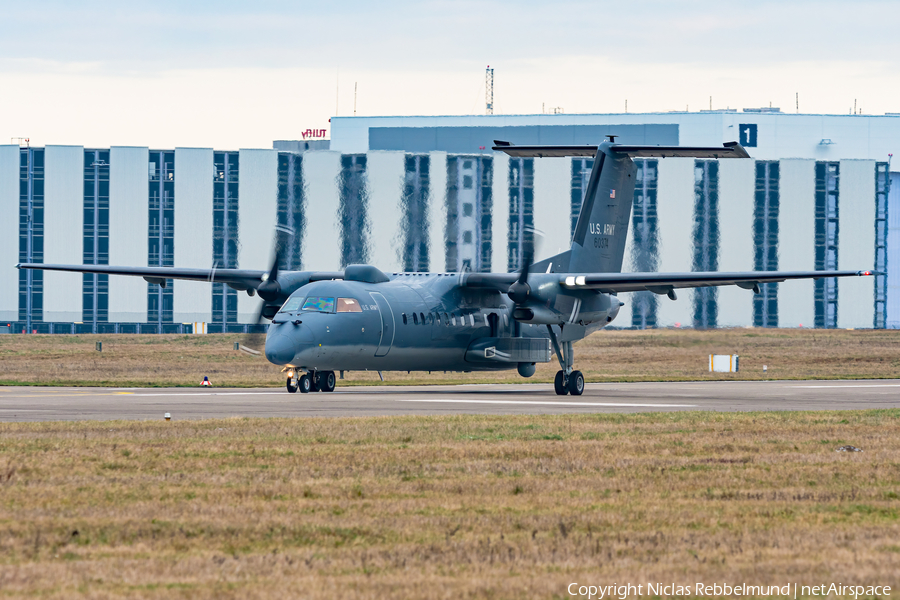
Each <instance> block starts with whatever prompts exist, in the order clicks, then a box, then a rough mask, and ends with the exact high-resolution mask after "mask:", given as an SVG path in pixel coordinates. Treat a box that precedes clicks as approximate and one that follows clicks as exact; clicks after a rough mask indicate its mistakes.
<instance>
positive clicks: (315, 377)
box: [307, 371, 320, 392]
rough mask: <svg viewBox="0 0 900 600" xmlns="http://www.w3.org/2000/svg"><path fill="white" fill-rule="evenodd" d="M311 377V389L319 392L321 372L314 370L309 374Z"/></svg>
mask: <svg viewBox="0 0 900 600" xmlns="http://www.w3.org/2000/svg"><path fill="white" fill-rule="evenodd" d="M307 377H309V391H311V392H318V391H319V381H320V379H319V372H318V371H313V372H311V373H309V374H308V375H307Z"/></svg>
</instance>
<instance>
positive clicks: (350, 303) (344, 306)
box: [337, 298, 362, 312]
mask: <svg viewBox="0 0 900 600" xmlns="http://www.w3.org/2000/svg"><path fill="white" fill-rule="evenodd" d="M337 311H338V312H362V307H361V306H360V305H359V302H357V301H356V300H354V299H353V298H338V299H337Z"/></svg>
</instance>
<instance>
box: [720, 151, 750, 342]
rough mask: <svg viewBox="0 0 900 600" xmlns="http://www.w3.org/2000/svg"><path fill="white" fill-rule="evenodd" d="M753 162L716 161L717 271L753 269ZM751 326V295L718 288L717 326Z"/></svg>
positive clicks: (730, 287)
mask: <svg viewBox="0 0 900 600" xmlns="http://www.w3.org/2000/svg"><path fill="white" fill-rule="evenodd" d="M755 165H756V161H753V160H720V161H719V270H720V271H752V270H753V204H754V195H755V194H754V189H755V187H756V173H755ZM752 324H753V292H751V291H748V290H742V289H741V288H739V287H737V286H735V285H730V286H724V287H720V288H719V300H718V326H719V327H743V326H746V325H752Z"/></svg>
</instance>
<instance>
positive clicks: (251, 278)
mask: <svg viewBox="0 0 900 600" xmlns="http://www.w3.org/2000/svg"><path fill="white" fill-rule="evenodd" d="M16 268H18V269H39V270H43V271H69V272H75V273H101V274H108V275H131V276H133V277H143V278H144V279H146V280H147V281H149V282H150V283H157V284H160V285H164V284H165V281H166V280H167V279H186V280H188V281H208V282H210V283H214V282H218V283H225V284H228V285H229V286H230V287H232V288H234V289H236V290H248V289H256V288H257V287H259V284H260V283H262V282H263V281H264V276H265V275H266V274H267V273H266V271H254V270H250V269H179V268H175V267H114V266H110V265H49V264H43V263H21V264H18V265H16ZM343 276H344V274H343V273H331V272H325V271H320V272H313V273H310V278H309V280H310V281H319V280H326V279H341V278H343Z"/></svg>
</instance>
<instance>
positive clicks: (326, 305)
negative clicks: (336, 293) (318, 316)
mask: <svg viewBox="0 0 900 600" xmlns="http://www.w3.org/2000/svg"><path fill="white" fill-rule="evenodd" d="M300 310H308V311H310V312H324V313H330V312H334V298H326V297H325V296H310V297H309V298H307V299H306V302H304V303H303V308H301V309H300Z"/></svg>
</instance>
